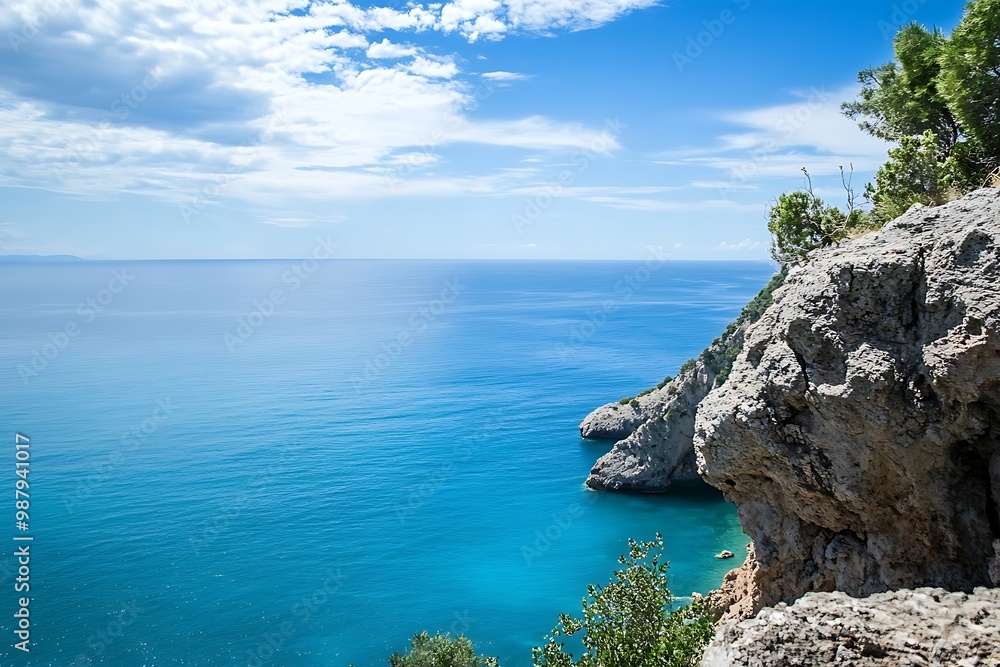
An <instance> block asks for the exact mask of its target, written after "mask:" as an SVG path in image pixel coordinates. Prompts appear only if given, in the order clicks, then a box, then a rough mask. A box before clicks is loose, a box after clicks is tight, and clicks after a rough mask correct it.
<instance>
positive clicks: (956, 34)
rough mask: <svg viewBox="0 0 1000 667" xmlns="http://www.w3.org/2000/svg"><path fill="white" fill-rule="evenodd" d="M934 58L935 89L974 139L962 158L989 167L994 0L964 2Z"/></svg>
mask: <svg viewBox="0 0 1000 667" xmlns="http://www.w3.org/2000/svg"><path fill="white" fill-rule="evenodd" d="M939 60H940V65H941V73H940V75H939V77H938V86H939V88H940V89H941V95H942V97H943V98H944V99H945V100H946V101H947V104H948V108H949V109H951V111H952V112H953V113H954V115H955V117H956V118H957V120H958V122H959V123H960V124H961V127H962V129H963V131H964V132H965V133H966V134H967V135H968V136H969V137H970V138H971V139H972V141H973V143H974V144H976V149H977V150H973V151H971V152H972V153H973V155H972V156H970V157H967V158H966V160H967V161H971V160H973V159H976V160H979V161H981V164H980V165H977V166H978V169H977V171H978V172H979V173H980V175H981V174H982V173H984V172H989V171H990V170H991V169H995V168H996V167H997V166H998V165H1000V0H976V1H975V2H970V3H969V4H968V5H967V6H966V9H965V15H964V16H963V17H962V22H961V23H960V24H959V25H958V27H956V28H955V30H954V31H953V32H952V34H951V38H950V39H949V40H948V43H947V44H946V45H945V47H944V48H943V50H942V51H941V54H940V58H939ZM980 184H981V183H980Z"/></svg>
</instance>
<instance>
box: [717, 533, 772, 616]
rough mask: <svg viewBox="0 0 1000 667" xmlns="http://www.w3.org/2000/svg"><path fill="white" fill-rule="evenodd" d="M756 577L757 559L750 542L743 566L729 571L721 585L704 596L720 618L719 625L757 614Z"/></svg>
mask: <svg viewBox="0 0 1000 667" xmlns="http://www.w3.org/2000/svg"><path fill="white" fill-rule="evenodd" d="M756 576H757V558H756V556H755V555H754V548H753V543H752V542H751V543H750V544H748V545H747V558H746V560H745V561H744V562H743V565H741V566H739V567H738V568H736V569H735V570H730V571H729V572H728V573H727V574H726V576H725V578H724V579H723V580H722V585H721V586H719V588H717V589H716V590H714V591H710V592H709V594H708V595H707V596H705V601H706V603H707V604H708V606H709V607H710V608H711V609H713V610H715V613H716V614H717V615H718V616H719V617H720V623H726V622H728V621H742V620H744V619H747V618H751V617H753V615H754V614H755V613H757V609H758V608H759V606H758V604H757V602H758V599H757V596H758V594H757V587H756V584H755V583H754V580H755V578H756Z"/></svg>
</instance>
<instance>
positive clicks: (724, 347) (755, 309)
mask: <svg viewBox="0 0 1000 667" xmlns="http://www.w3.org/2000/svg"><path fill="white" fill-rule="evenodd" d="M787 275H788V270H787V269H786V268H783V269H782V270H781V271H780V272H779V273H776V274H775V275H774V277H772V278H771V280H770V281H769V282H768V283H767V285H765V286H764V289H762V290H761V291H760V293H758V294H757V296H755V297H754V298H753V299H752V300H751V301H750V303H748V304H747V305H746V306H744V307H743V310H742V311H741V312H740V316H739V317H737V318H736V319H735V320H733V321H732V322H731V323H730V324H729V326H727V327H726V330H725V331H724V332H723V334H722V335H721V336H720V337H719V338H716V339H715V340H714V341H712V345H711V347H709V348H707V349H706V350H705V351H704V352H702V353H701V360H702V362H703V363H704V364H705V366H706V367H707V368H708V369H709V370H710V371H712V372H713V373H715V385H714V386H716V387H721V386H722V385H723V384H724V383H725V381H726V380H728V379H729V372H730V371H731V370H732V369H733V363H734V362H735V361H736V357H738V356H740V352H741V351H742V349H743V346H742V344H741V343H742V341H739V342H738V341H737V340H736V338H735V337H734V335H733V334H735V333H736V331H737V330H739V328H740V327H742V326H743V325H744V324H747V323H753V322H756V321H757V320H759V319H760V318H761V316H763V315H764V311H765V310H767V309H768V308H769V307H770V306H771V304H772V303H774V290H776V289H778V288H779V287H781V286H782V285H784V284H785V277H786V276H787Z"/></svg>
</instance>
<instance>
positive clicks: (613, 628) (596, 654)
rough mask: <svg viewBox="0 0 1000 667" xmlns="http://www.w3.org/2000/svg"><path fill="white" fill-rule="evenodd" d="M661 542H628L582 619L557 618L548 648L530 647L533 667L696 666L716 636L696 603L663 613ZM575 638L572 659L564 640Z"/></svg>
mask: <svg viewBox="0 0 1000 667" xmlns="http://www.w3.org/2000/svg"><path fill="white" fill-rule="evenodd" d="M654 550H655V551H654ZM662 552H663V538H662V537H661V536H660V535H659V534H658V535H657V536H656V540H655V541H653V542H644V543H639V542H635V541H633V540H629V553H628V555H627V556H626V555H623V556H620V557H619V558H618V563H619V564H620V565H622V566H623V568H622V569H619V570H617V571H615V573H614V578H613V579H612V580H611V581H610V582H609V583H608V585H607V586H596V585H593V586H589V587H588V588H587V593H588V596H587V597H586V598H584V600H583V617H582V618H576V617H574V616H570V615H568V614H562V615H560V617H559V625H558V626H556V628H555V629H554V630H553V631H552V635H551V636H550V637H549V639H548V643H546V644H545V645H544V646H540V647H535V648H534V649H533V650H532V657H533V659H534V664H535V666H536V667H568V666H569V665H582V666H584V667H654V666H655V667H687V666H688V665H695V664H697V662H698V660H699V659H700V658H701V653H702V651H703V650H704V647H705V645H706V644H708V642H709V641H710V640H711V639H712V636H713V635H714V634H715V628H714V622H713V617H712V615H711V614H710V612H709V611H708V610H707V609H706V607H705V606H704V605H703V604H702V603H700V602H696V603H694V604H692V605H691V606H689V607H684V608H681V609H678V610H675V611H673V612H670V611H668V608H669V606H670V605H671V604H672V602H673V597H672V596H671V594H670V591H669V589H668V588H667V575H666V571H667V567H668V565H669V564H668V563H666V562H664V561H661V560H660V557H661V556H662ZM574 636H579V637H580V639H581V640H582V644H583V649H584V653H583V654H582V655H581V656H580V657H579V658H578V659H575V658H574V656H573V654H572V653H569V652H568V651H567V650H566V646H565V643H564V642H563V641H562V638H563V637H574Z"/></svg>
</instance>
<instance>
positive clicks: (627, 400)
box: [618, 396, 634, 405]
mask: <svg viewBox="0 0 1000 667" xmlns="http://www.w3.org/2000/svg"><path fill="white" fill-rule="evenodd" d="M633 400H634V399H633V398H632V397H631V396H626V397H625V398H619V399H618V405H628V404H629V403H631V402H632V401H633Z"/></svg>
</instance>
